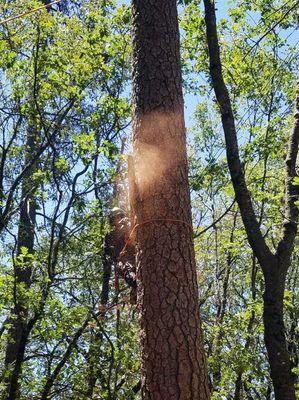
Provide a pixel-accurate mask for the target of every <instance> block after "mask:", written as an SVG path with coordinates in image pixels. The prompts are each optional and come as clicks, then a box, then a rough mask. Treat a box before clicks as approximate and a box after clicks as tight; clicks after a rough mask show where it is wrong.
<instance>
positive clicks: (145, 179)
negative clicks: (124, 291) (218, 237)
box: [131, 0, 209, 400]
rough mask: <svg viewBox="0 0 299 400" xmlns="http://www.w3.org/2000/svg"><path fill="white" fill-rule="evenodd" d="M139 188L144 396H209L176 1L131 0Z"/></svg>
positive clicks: (199, 399) (136, 210)
mask: <svg viewBox="0 0 299 400" xmlns="http://www.w3.org/2000/svg"><path fill="white" fill-rule="evenodd" d="M133 26H134V53H133V61H134V71H133V81H134V102H135V115H134V137H133V146H134V169H135V171H134V175H135V182H134V185H131V189H132V186H134V193H131V203H133V204H132V205H133V209H134V214H135V224H138V227H137V228H136V246H137V282H138V307H139V310H140V324H141V331H140V340H141V357H142V373H143V389H142V393H143V399H146V400H148V399H151V400H158V399H159V400H165V399H167V400H172V399H173V400H174V399H180V400H187V399H190V400H191V399H192V400H203V399H209V392H208V383H207V374H206V365H205V358H204V353H203V343H202V335H201V329H200V319H199V305H198V290H197V281H196V269H195V258H194V250H193V239H192V222H191V207H190V195H189V188H188V173H187V172H188V171H187V157H186V140H185V127H184V116H183V100H182V89H181V73H180V61H179V59H180V58H179V33H178V22H177V10H176V1H175V0H159V1H158V0H152V1H141V0H134V1H133Z"/></svg>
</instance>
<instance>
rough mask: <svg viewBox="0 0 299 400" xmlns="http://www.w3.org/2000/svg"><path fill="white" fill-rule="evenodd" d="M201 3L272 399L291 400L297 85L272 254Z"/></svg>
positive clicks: (210, 11) (208, 2)
mask: <svg viewBox="0 0 299 400" xmlns="http://www.w3.org/2000/svg"><path fill="white" fill-rule="evenodd" d="M204 6H205V22H206V32H207V42H208V48H209V61H210V75H211V80H212V84H213V87H214V91H215V94H216V98H217V103H218V105H219V109H220V113H221V120H222V126H223V130H224V135H225V141H226V153H227V161H228V167H229V170H230V175H231V179H232V183H233V186H234V191H235V195H236V200H237V202H238V205H239V208H240V212H241V216H242V220H243V224H244V227H245V230H246V234H247V237H248V241H249V243H250V245H251V247H252V250H253V253H254V255H255V257H256V258H257V259H258V261H259V263H260V266H261V268H262V270H263V274H264V279H265V293H264V312H263V317H264V332H265V344H266V348H267V352H268V357H269V364H270V370H271V377H272V380H273V386H274V392H275V398H276V400H295V385H294V379H293V376H292V373H291V368H290V356H289V354H288V351H287V345H286V338H285V327H284V321H283V294H284V286H285V278H286V274H287V271H288V268H289V266H290V263H291V256H292V251H293V248H294V240H295V236H296V233H297V222H298V221H297V219H298V208H297V207H296V205H295V201H296V200H297V199H298V188H296V187H295V186H294V185H293V179H294V177H295V176H297V169H298V164H297V156H298V143H299V87H297V96H296V101H295V114H294V129H293V132H292V133H291V135H290V139H289V149H288V154H287V159H286V184H285V189H286V190H285V192H286V193H285V212H284V216H285V221H284V224H283V229H282V238H281V240H280V242H279V244H278V246H277V251H276V253H275V254H273V253H272V252H271V251H270V249H269V247H268V246H267V243H266V241H265V238H264V237H263V234H262V232H261V229H260V223H259V222H258V220H257V217H256V213H255V211H254V209H253V205H252V199H251V195H250V192H249V190H248V188H247V185H246V181H245V176H244V172H243V169H242V165H241V160H240V155H239V148H238V140H237V132H236V128H235V119H234V114H233V110H232V107H231V102H230V96H229V92H228V90H227V87H226V85H225V82H224V79H223V75H222V65H221V58H220V49H219V42H218V36H217V25H216V14H215V4H214V2H213V1H212V0H204Z"/></svg>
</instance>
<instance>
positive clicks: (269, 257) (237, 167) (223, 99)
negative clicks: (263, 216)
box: [204, 0, 274, 272]
mask: <svg viewBox="0 0 299 400" xmlns="http://www.w3.org/2000/svg"><path fill="white" fill-rule="evenodd" d="M204 6H205V21H206V32H207V41H208V49H209V58H210V60H209V61H210V74H211V79H212V84H213V88H214V91H215V95H216V99H217V103H218V105H219V108H220V112H221V120H222V126H223V130H224V135H225V142H226V155H227V162H228V167H229V170H230V175H231V179H232V183H233V187H234V191H235V195H236V201H237V203H238V205H239V208H240V213H241V216H242V220H243V223H244V227H245V230H246V234H247V237H248V240H249V243H250V245H251V247H252V249H253V251H254V254H255V255H256V257H257V259H258V260H259V262H260V264H261V266H262V268H263V270H264V272H266V269H268V268H269V264H271V263H272V262H271V261H273V258H274V254H272V252H271V250H270V249H269V247H268V246H267V244H266V241H265V239H264V237H263V235H262V232H261V229H260V226H259V223H258V220H257V216H256V214H255V211H254V208H253V204H252V199H251V195H250V192H249V190H248V187H247V185H246V181H245V176H244V172H243V168H242V164H241V161H240V155H239V147H238V139H237V132H236V126H235V118H234V114H233V111H232V106H231V101H230V96H229V93H228V89H227V87H226V85H225V82H224V79H223V74H222V66H221V58H220V49H219V42H218V36H217V26H216V14H215V6H214V2H213V1H212V0H204Z"/></svg>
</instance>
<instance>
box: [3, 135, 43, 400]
mask: <svg viewBox="0 0 299 400" xmlns="http://www.w3.org/2000/svg"><path fill="white" fill-rule="evenodd" d="M35 147H36V134H35V131H33V132H31V133H30V134H28V136H27V141H26V150H25V152H26V155H25V163H27V162H29V161H30V157H31V155H32V154H33V153H34V150H35ZM33 171H34V166H33V167H32V169H31V170H30V171H28V173H27V174H26V175H25V176H24V179H23V183H22V203H21V208H20V219H19V229H18V243H17V258H16V260H15V266H14V274H15V277H14V279H15V287H14V308H13V310H12V315H11V317H10V324H11V326H10V329H9V332H8V341H7V346H6V354H5V367H6V370H7V376H6V378H5V381H6V396H7V397H6V398H7V399H10V400H13V399H15V398H17V396H18V390H19V382H18V380H19V378H20V375H21V372H22V363H23V359H24V352H25V347H26V343H27V337H28V335H27V319H28V304H27V300H26V293H25V296H24V292H25V291H27V290H28V289H29V287H30V282H31V263H32V260H31V255H32V254H33V251H34V234H35V218H36V217H35V213H36V205H35V199H34V184H33V181H32V173H33ZM23 248H26V251H27V252H28V253H27V254H28V256H27V255H24V256H23V257H22V258H21V255H22V249H23Z"/></svg>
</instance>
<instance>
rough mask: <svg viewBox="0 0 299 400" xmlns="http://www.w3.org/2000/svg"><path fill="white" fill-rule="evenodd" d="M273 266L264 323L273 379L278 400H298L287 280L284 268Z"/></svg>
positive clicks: (265, 298) (266, 287)
mask: <svg viewBox="0 0 299 400" xmlns="http://www.w3.org/2000/svg"><path fill="white" fill-rule="evenodd" d="M276 271H278V272H275V266H273V269H272V272H271V273H270V274H269V275H266V276H265V292H264V295H263V298H264V309H263V321H264V331H265V332H264V337H265V344H266V348H267V353H268V357H269V364H270V370H271V378H272V381H273V384H274V393H275V399H277V400H294V399H295V398H296V396H295V389H294V386H295V376H293V375H292V373H291V363H290V356H289V352H288V349H287V342H286V337H285V326H284V320H283V294H284V282H285V276H284V274H283V273H279V271H281V268H277V266H276Z"/></svg>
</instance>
